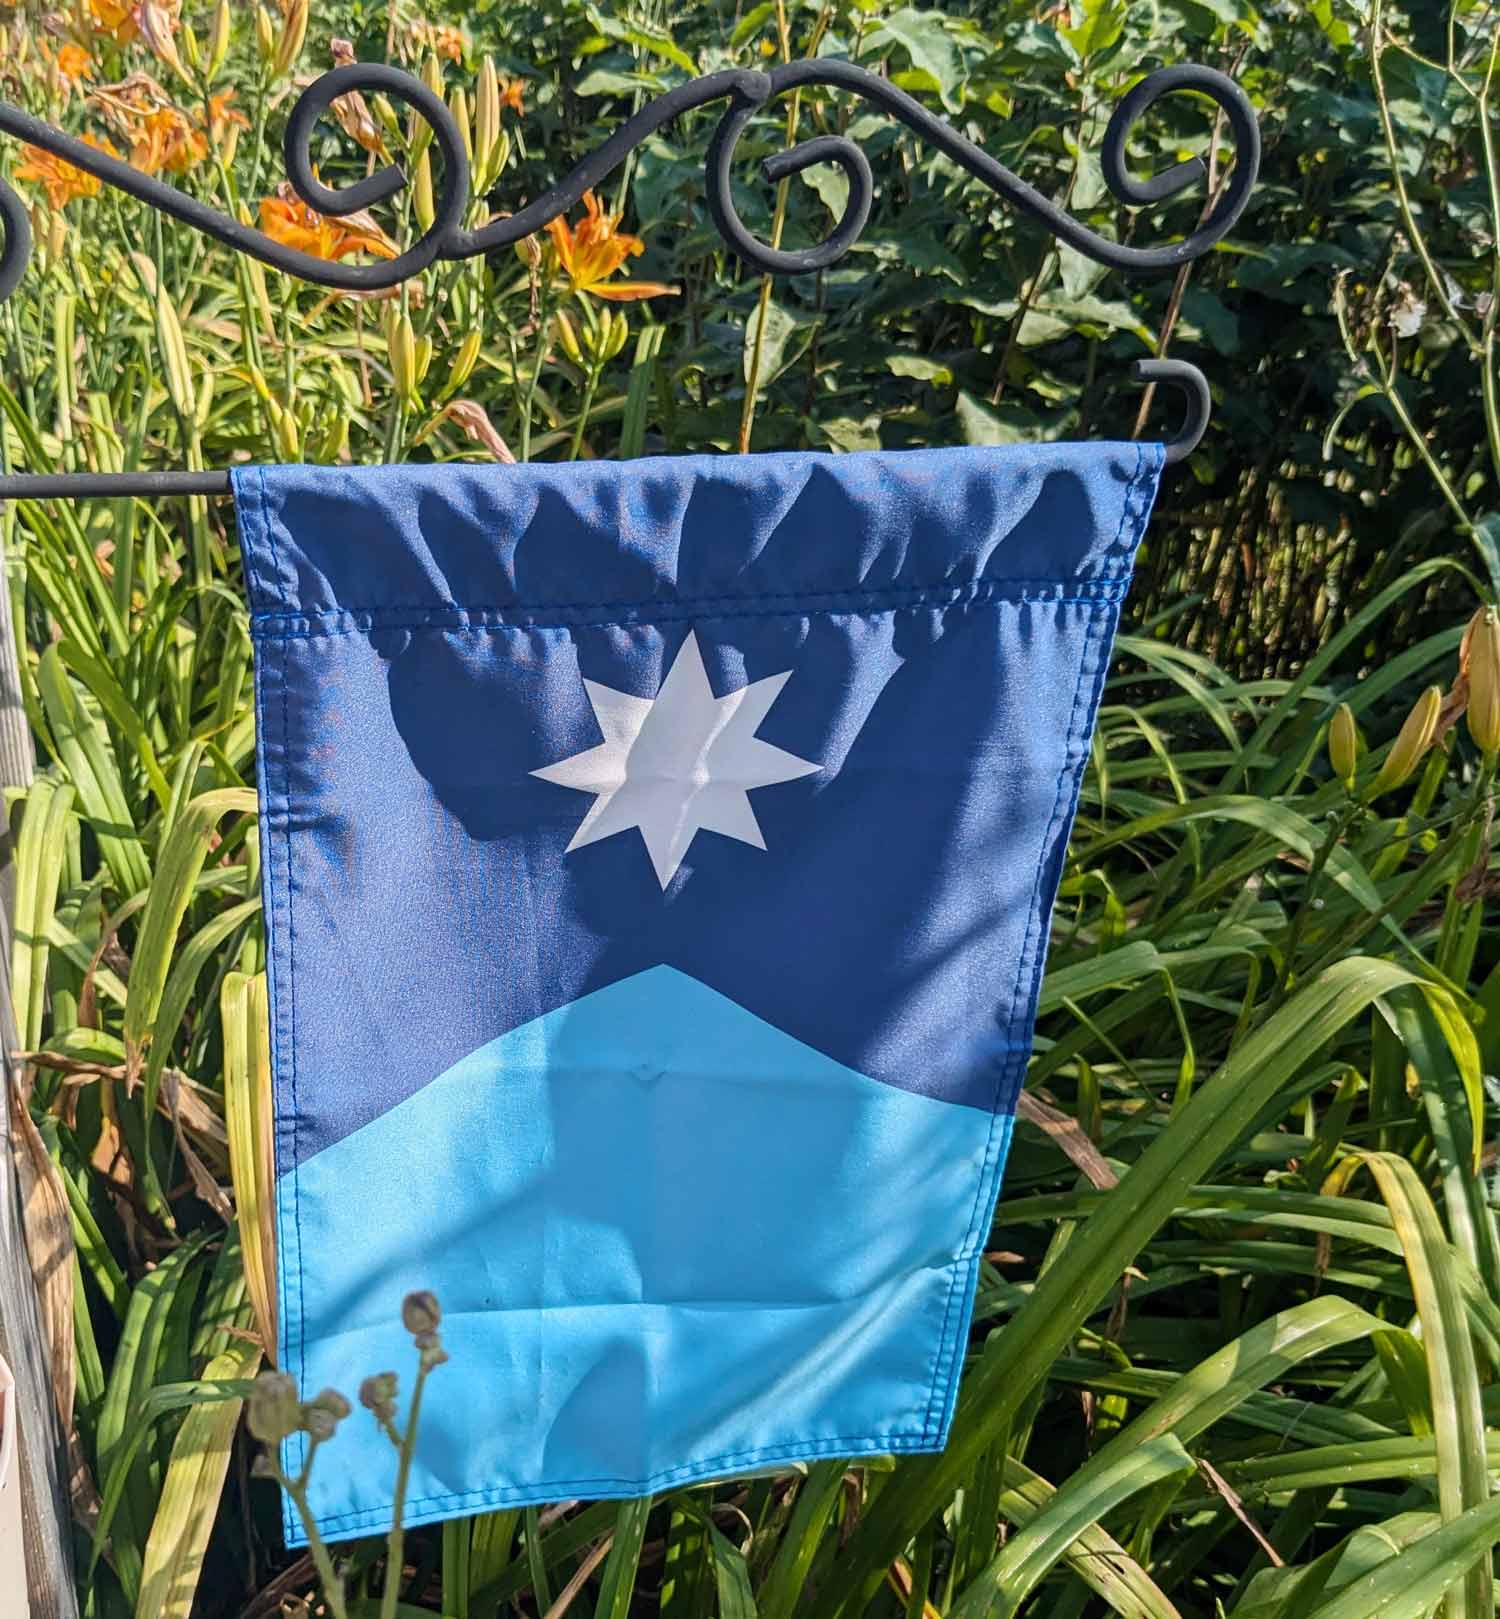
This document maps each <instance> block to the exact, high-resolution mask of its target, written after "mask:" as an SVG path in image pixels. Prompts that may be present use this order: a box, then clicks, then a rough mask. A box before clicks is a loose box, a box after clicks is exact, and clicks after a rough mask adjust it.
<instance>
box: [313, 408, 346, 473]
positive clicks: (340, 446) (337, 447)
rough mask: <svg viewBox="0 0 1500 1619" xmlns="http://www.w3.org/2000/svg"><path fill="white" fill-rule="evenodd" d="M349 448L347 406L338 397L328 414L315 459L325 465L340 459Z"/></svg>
mask: <svg viewBox="0 0 1500 1619" xmlns="http://www.w3.org/2000/svg"><path fill="white" fill-rule="evenodd" d="M348 448H349V407H348V405H347V404H345V402H344V401H343V400H342V399H340V400H339V401H338V403H337V404H336V405H334V407H333V409H332V410H331V411H330V412H329V414H328V420H327V422H326V423H325V424H324V427H323V437H322V439H321V441H320V442H319V444H318V450H317V459H318V460H319V461H321V462H323V463H324V464H325V465H327V464H329V463H332V462H335V461H342V460H343V459H344V452H345V451H346V450H347V449H348Z"/></svg>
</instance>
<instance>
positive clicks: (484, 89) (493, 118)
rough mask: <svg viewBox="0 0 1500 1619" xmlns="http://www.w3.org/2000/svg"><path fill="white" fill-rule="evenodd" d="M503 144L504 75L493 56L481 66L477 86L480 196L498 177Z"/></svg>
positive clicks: (476, 155) (476, 173)
mask: <svg viewBox="0 0 1500 1619" xmlns="http://www.w3.org/2000/svg"><path fill="white" fill-rule="evenodd" d="M499 144H500V78H499V75H498V74H497V73H496V72H495V63H494V60H493V58H491V57H488V56H486V57H485V59H484V61H483V62H482V63H481V64H480V67H479V82H478V84H477V85H476V86H475V89H474V190H475V191H476V193H478V194H479V195H480V196H483V194H484V193H485V192H486V191H487V190H488V189H489V187H490V185H491V183H492V182H493V180H494V178H495V173H496V171H495V167H494V159H495V155H496V148H497V147H498V146H499Z"/></svg>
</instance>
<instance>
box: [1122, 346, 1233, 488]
mask: <svg viewBox="0 0 1500 1619" xmlns="http://www.w3.org/2000/svg"><path fill="white" fill-rule="evenodd" d="M1130 374H1131V376H1133V377H1134V378H1135V379H1136V381H1137V382H1147V383H1152V384H1157V383H1161V384H1164V385H1165V386H1166V387H1168V388H1171V389H1172V390H1173V391H1174V392H1176V393H1179V394H1181V395H1182V400H1183V404H1184V406H1185V407H1186V414H1185V415H1184V417H1183V420H1182V426H1181V427H1180V428H1179V429H1178V431H1177V433H1176V435H1175V436H1174V437H1172V438H1169V439H1166V440H1164V441H1163V447H1164V448H1165V450H1166V463H1167V465H1168V466H1169V467H1174V466H1176V465H1177V463H1178V462H1179V461H1185V460H1187V458H1188V457H1189V456H1190V455H1191V454H1192V453H1193V451H1194V450H1196V449H1197V448H1198V444H1199V441H1200V440H1201V439H1202V437H1203V435H1204V433H1206V432H1207V431H1208V420H1209V416H1210V415H1211V414H1212V412H1213V403H1214V402H1213V396H1212V394H1210V393H1209V391H1208V378H1207V377H1205V376H1204V375H1203V373H1202V372H1201V371H1200V370H1199V369H1198V367H1197V366H1195V365H1191V364H1189V362H1188V361H1186V360H1137V361H1136V362H1135V363H1134V364H1133V365H1132V366H1131V368H1130Z"/></svg>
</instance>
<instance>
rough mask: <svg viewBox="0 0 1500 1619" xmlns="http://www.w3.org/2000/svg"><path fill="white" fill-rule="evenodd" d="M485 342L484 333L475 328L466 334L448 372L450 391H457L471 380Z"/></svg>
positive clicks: (448, 388)
mask: <svg viewBox="0 0 1500 1619" xmlns="http://www.w3.org/2000/svg"><path fill="white" fill-rule="evenodd" d="M483 342H484V333H483V332H481V331H479V330H477V329H476V330H474V331H472V332H469V333H467V334H466V335H465V337H464V340H463V342H462V343H460V344H459V345H458V353H457V354H456V355H455V356H454V358H453V369H452V370H451V371H450V372H449V373H448V386H447V391H448V392H449V393H457V392H458V390H459V389H460V388H462V387H463V385H464V384H465V383H466V382H467V381H468V380H469V375H470V373H471V372H472V371H473V369H474V365H475V362H476V361H477V360H478V359H479V348H480V345H481V344H482V343H483Z"/></svg>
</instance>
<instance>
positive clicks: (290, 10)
mask: <svg viewBox="0 0 1500 1619" xmlns="http://www.w3.org/2000/svg"><path fill="white" fill-rule="evenodd" d="M307 7H308V0H287V8H286V15H285V17H284V18H283V19H282V26H281V38H280V39H278V40H277V41H276V54H275V56H274V57H273V58H272V59H271V71H272V72H273V73H274V74H275V75H276V77H277V78H278V79H279V78H280V77H281V75H282V74H283V73H289V72H290V71H291V69H292V65H293V64H294V63H295V62H296V60H297V58H298V57H299V56H301V54H302V45H303V41H304V40H306V38H307Z"/></svg>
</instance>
